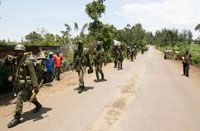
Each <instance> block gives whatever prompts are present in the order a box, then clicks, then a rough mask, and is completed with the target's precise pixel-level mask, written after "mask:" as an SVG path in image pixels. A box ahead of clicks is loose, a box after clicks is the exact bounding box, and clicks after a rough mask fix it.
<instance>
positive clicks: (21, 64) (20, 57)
mask: <svg viewBox="0 0 200 131" xmlns="http://www.w3.org/2000/svg"><path fill="white" fill-rule="evenodd" d="M14 50H15V53H16V57H14V56H12V55H7V56H6V57H5V59H4V62H3V63H4V65H11V66H12V67H13V68H12V69H13V70H12V73H13V74H14V75H12V76H10V77H9V81H12V82H13V83H14V85H15V86H16V87H17V88H18V89H19V92H18V96H17V102H16V108H15V115H14V119H13V120H12V121H11V122H10V123H8V128H11V127H14V126H16V125H17V124H19V123H20V116H21V113H22V107H23V102H24V101H26V100H30V97H31V96H32V90H34V92H35V93H36V94H37V93H38V92H39V90H38V82H37V76H36V73H35V69H34V65H33V62H32V61H31V60H29V58H27V57H26V56H25V55H24V52H25V50H26V49H25V46H24V45H22V44H17V45H16V46H15V49H14ZM32 103H33V104H35V105H36V107H35V109H34V110H33V113H37V112H39V110H40V109H41V108H42V105H41V104H40V103H39V102H38V101H37V99H36V98H35V99H34V100H32Z"/></svg>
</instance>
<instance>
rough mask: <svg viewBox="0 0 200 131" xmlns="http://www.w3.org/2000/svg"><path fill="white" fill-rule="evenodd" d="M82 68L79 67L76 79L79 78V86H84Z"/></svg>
mask: <svg viewBox="0 0 200 131" xmlns="http://www.w3.org/2000/svg"><path fill="white" fill-rule="evenodd" d="M84 73H85V72H84V70H83V69H81V70H79V71H78V79H79V86H80V87H81V86H84Z"/></svg>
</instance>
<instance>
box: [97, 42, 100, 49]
mask: <svg viewBox="0 0 200 131" xmlns="http://www.w3.org/2000/svg"><path fill="white" fill-rule="evenodd" d="M97 49H101V41H97Z"/></svg>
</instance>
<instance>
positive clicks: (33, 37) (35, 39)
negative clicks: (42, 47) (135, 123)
mask: <svg viewBox="0 0 200 131" xmlns="http://www.w3.org/2000/svg"><path fill="white" fill-rule="evenodd" d="M25 38H26V40H27V41H28V42H29V43H30V44H31V45H36V44H37V43H39V42H40V41H42V40H43V39H42V36H41V34H39V33H36V32H35V31H33V32H31V33H30V34H28V35H26V36H25Z"/></svg>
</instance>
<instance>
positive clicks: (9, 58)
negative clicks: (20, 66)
mask: <svg viewBox="0 0 200 131" xmlns="http://www.w3.org/2000/svg"><path fill="white" fill-rule="evenodd" d="M14 59H15V58H14V56H12V55H7V56H6V57H5V58H4V60H3V65H5V66H8V65H12V64H13V63H14Z"/></svg>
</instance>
